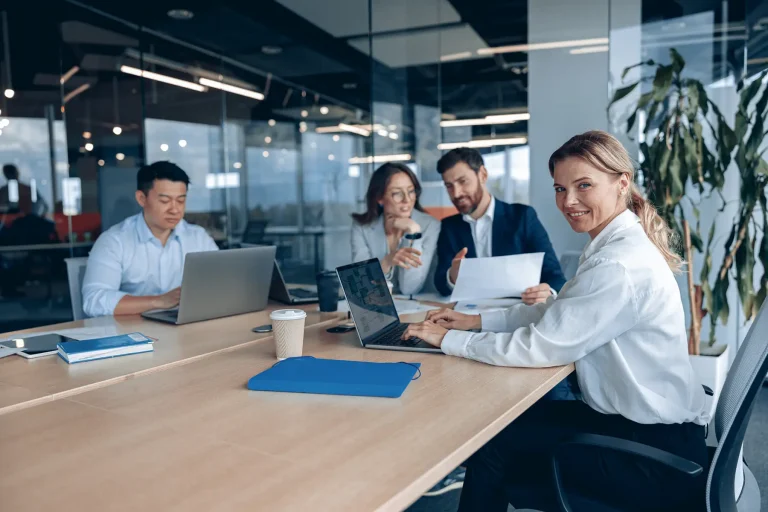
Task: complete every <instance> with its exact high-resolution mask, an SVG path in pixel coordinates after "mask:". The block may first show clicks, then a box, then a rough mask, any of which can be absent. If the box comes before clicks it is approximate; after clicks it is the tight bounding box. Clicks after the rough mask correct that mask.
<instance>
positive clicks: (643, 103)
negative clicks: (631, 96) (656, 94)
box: [637, 91, 653, 109]
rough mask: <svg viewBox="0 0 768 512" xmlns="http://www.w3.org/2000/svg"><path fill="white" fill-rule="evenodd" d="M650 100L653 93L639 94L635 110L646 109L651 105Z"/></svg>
mask: <svg viewBox="0 0 768 512" xmlns="http://www.w3.org/2000/svg"><path fill="white" fill-rule="evenodd" d="M652 99H653V91H650V92H646V93H645V94H641V95H640V99H639V100H637V108H638V109H641V108H645V107H647V106H648V105H649V104H650V103H651V100H652Z"/></svg>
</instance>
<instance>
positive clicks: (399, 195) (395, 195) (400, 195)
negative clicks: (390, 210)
mask: <svg viewBox="0 0 768 512" xmlns="http://www.w3.org/2000/svg"><path fill="white" fill-rule="evenodd" d="M391 197H392V199H393V200H394V201H395V202H398V203H402V202H403V201H405V197H406V196H405V192H403V191H402V190H398V191H396V192H392V196H391ZM412 199H416V191H415V190H409V191H408V200H412Z"/></svg>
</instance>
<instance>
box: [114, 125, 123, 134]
mask: <svg viewBox="0 0 768 512" xmlns="http://www.w3.org/2000/svg"><path fill="white" fill-rule="evenodd" d="M112 133H114V134H115V135H120V134H121V133H123V129H122V128H120V127H119V126H115V127H114V128H112Z"/></svg>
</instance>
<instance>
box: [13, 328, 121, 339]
mask: <svg viewBox="0 0 768 512" xmlns="http://www.w3.org/2000/svg"><path fill="white" fill-rule="evenodd" d="M43 334H61V335H62V336H66V337H67V338H72V339H75V340H92V339H95V338H107V337H109V336H118V335H120V334H124V333H122V332H120V331H119V330H118V329H117V327H114V326H112V325H103V326H99V327H79V328H75V329H56V330H55V331H43V332H31V333H29V334H17V335H16V336H11V337H10V338H6V339H4V340H0V341H7V340H15V339H18V338H31V337H33V336H42V335H43Z"/></svg>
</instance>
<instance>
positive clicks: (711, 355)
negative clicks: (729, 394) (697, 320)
mask: <svg viewBox="0 0 768 512" xmlns="http://www.w3.org/2000/svg"><path fill="white" fill-rule="evenodd" d="M688 357H689V358H690V360H691V365H692V366H693V371H694V373H695V374H696V376H697V377H698V378H699V382H701V383H702V384H704V385H705V386H708V387H710V388H712V391H714V396H712V397H709V396H708V397H707V411H708V412H709V415H710V417H714V415H715V406H716V405H717V399H718V398H720V391H721V390H722V389H723V384H725V378H726V376H727V375H728V367H729V366H730V361H729V359H730V354H729V352H728V346H727V345H725V346H723V345H715V346H714V347H712V348H711V349H710V348H708V347H707V348H704V347H702V354H701V355H698V356H688Z"/></svg>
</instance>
